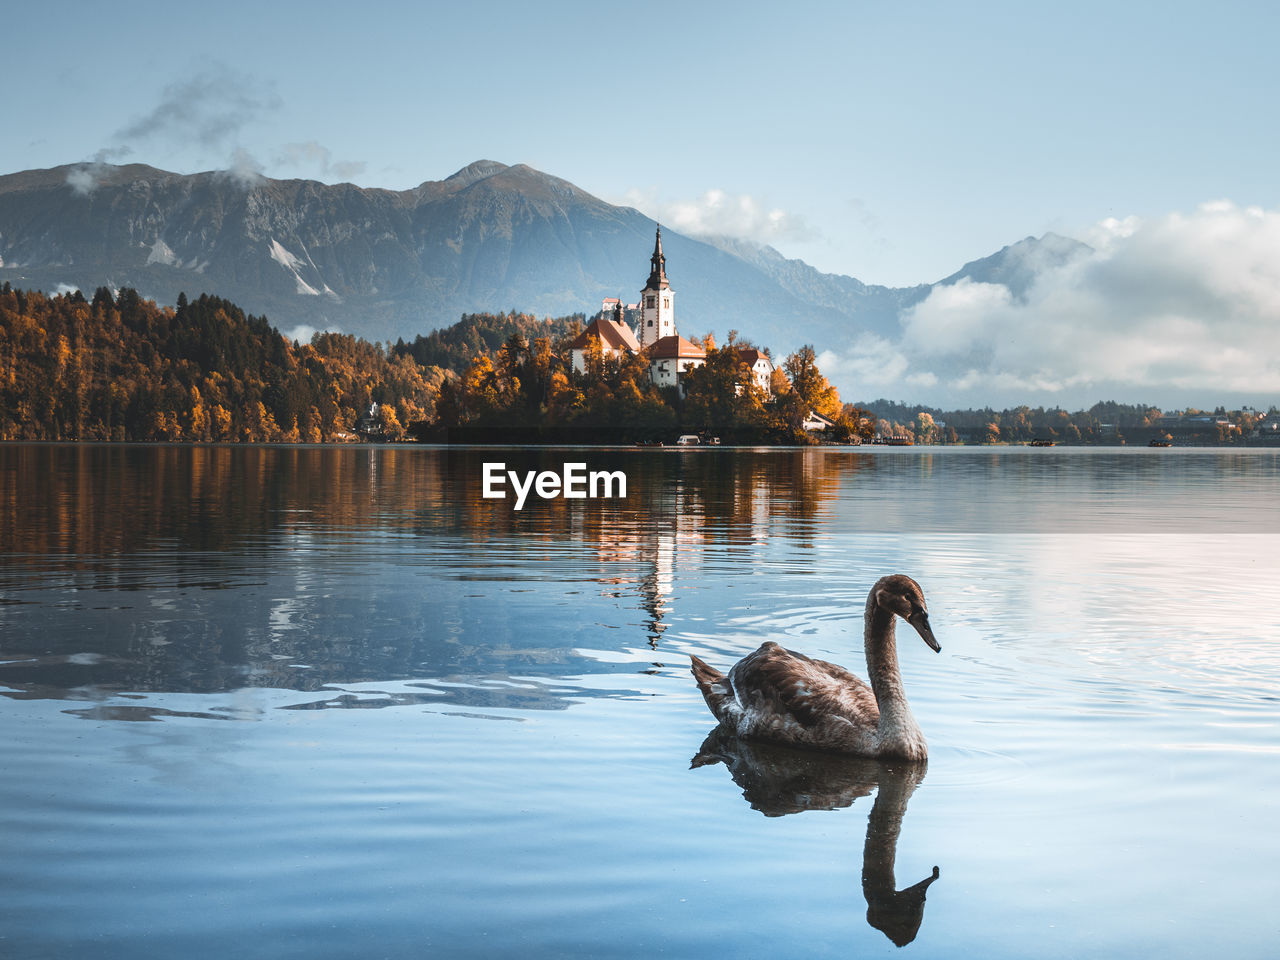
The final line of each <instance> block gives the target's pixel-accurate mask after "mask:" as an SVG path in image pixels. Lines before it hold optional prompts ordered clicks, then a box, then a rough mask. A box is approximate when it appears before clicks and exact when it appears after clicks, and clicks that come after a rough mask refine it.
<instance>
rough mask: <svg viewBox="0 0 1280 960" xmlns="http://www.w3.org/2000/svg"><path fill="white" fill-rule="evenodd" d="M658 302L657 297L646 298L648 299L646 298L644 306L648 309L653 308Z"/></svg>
mask: <svg viewBox="0 0 1280 960" xmlns="http://www.w3.org/2000/svg"><path fill="white" fill-rule="evenodd" d="M656 300H657V297H646V298H645V302H644V305H645V306H646V307H652V306H653V304H654V301H656Z"/></svg>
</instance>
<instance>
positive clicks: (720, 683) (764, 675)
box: [691, 574, 942, 760]
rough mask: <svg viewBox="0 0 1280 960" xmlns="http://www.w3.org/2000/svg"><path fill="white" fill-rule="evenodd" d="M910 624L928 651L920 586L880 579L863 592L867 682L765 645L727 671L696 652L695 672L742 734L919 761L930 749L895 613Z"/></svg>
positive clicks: (718, 713) (719, 715)
mask: <svg viewBox="0 0 1280 960" xmlns="http://www.w3.org/2000/svg"><path fill="white" fill-rule="evenodd" d="M895 617H902V618H903V619H904V620H906V621H907V622H908V623H910V624H911V625H912V626H913V627H914V628H915V629H916V632H918V633H919V634H920V636H921V638H922V639H923V640H924V642H925V643H927V644H928V645H929V646H930V647H931V648H932V649H933V650H935V651H938V650H941V649H942V648H941V647H940V646H939V645H938V641H937V640H935V639H934V636H933V630H932V628H931V627H930V626H929V613H928V611H927V610H926V609H925V605H924V594H923V593H922V592H921V590H920V585H919V584H917V583H916V582H915V581H914V580H912V579H911V578H910V577H905V576H902V575H900V574H898V575H894V576H889V577H882V578H881V579H880V580H878V581H877V582H876V585H875V586H874V587H872V588H871V592H870V593H869V594H868V595H867V607H866V612H865V615H864V631H863V636H864V640H865V645H866V653H867V672H868V674H869V675H870V678H871V684H870V685H869V686H868V685H867V683H866V682H864V681H863V680H861V679H859V678H858V677H856V676H854V675H853V674H852V673H850V672H849V671H848V670H845V669H844V668H843V667H838V666H836V665H835V664H834V663H827V662H826V661H824V660H813V659H810V658H809V657H806V656H805V655H804V654H801V653H793V652H792V651H790V650H787V649H784V648H783V647H781V646H779V645H778V644H776V643H772V642H769V643H765V644H763V645H761V647H760V649H758V650H756V651H755V652H754V653H751V654H748V655H747V656H745V657H743V658H742V659H741V660H739V661H738V662H737V663H736V664H734V665H733V666H732V667H731V668H730V670H729V673H728V675H725V674H723V673H721V672H720V671H719V670H716V669H715V668H714V667H711V666H708V665H707V664H706V663H704V662H703V661H701V660H699V659H698V658H697V657H692V658H691V659H692V660H693V676H694V678H695V679H696V680H697V682H698V689H700V690H701V691H702V696H703V699H705V700H706V701H707V706H708V707H709V708H710V709H711V712H712V713H713V714H714V715H715V717H716V719H717V720H719V721H720V723H721V724H723V725H724V726H725V727H727V728H728V729H730V730H732V731H733V732H734V733H736V734H737V735H738V736H740V737H748V738H753V739H759V740H772V741H774V742H778V743H788V744H792V745H795V746H803V747H813V748H817V749H820V750H832V751H836V752H839V753H849V754H855V755H857V756H862V757H885V758H902V759H905V760H923V759H925V758H926V757H927V756H928V753H929V749H928V746H927V745H926V743H925V739H924V734H923V733H921V732H920V727H919V726H918V725H917V724H916V721H915V717H913V716H912V715H911V708H910V707H909V706H908V705H907V697H906V693H905V692H904V691H903V689H902V676H901V675H900V674H899V672H898V650H897V646H896V643H895V640H894V632H893V626H894V618H895Z"/></svg>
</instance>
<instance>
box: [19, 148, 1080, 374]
mask: <svg viewBox="0 0 1280 960" xmlns="http://www.w3.org/2000/svg"><path fill="white" fill-rule="evenodd" d="M654 229H655V223H654V221H653V220H651V219H650V218H648V217H646V216H645V215H644V214H642V213H640V212H639V211H637V210H635V209H632V208H630V207H622V206H615V205H613V204H609V203H606V202H605V201H603V200H600V199H599V198H597V197H594V196H592V195H591V194H589V193H587V192H586V191H584V190H582V189H580V188H578V187H576V186H574V185H573V184H572V183H569V182H568V181H566V180H562V179H560V178H558V177H554V176H550V175H548V174H545V173H542V172H540V171H537V170H534V169H533V168H531V167H528V166H526V165H524V164H517V165H515V166H507V165H505V164H502V163H496V162H493V161H488V160H481V161H477V162H476V163H472V164H470V165H469V166H466V167H464V168H463V169H461V170H459V171H458V172H457V173H455V174H453V175H452V176H450V177H448V178H446V179H444V180H440V181H427V182H425V183H423V184H421V185H419V186H417V187H415V188H413V189H410V190H402V191H393V190H383V189H372V188H364V187H358V186H355V185H354V184H350V183H341V184H333V185H327V184H323V183H319V182H317V181H314V180H272V179H267V178H263V177H254V178H247V179H246V178H244V177H237V176H235V175H232V174H230V173H227V172H207V173H197V174H177V173H170V172H166V171H164V170H157V169H155V168H153V167H149V166H145V165H142V164H129V165H124V166H114V165H108V164H95V165H85V164H72V165H66V166H60V167H54V168H51V169H46V170H28V171H25V172H21V173H14V174H10V175H7V176H2V177H0V281H3V280H7V281H9V282H11V283H12V284H13V285H14V286H19V287H24V288H29V289H37V288H38V289H43V290H45V291H47V292H55V291H58V290H66V289H70V288H75V287H79V288H80V289H82V290H84V291H86V292H91V291H92V290H94V289H96V288H97V287H99V286H108V287H114V288H119V287H126V286H128V287H134V288H136V289H137V290H138V291H139V292H140V293H141V294H143V295H144V296H146V297H150V298H154V299H155V300H157V301H158V302H160V303H173V302H174V301H175V300H176V299H177V296H178V293H179V292H180V291H185V292H186V293H187V294H188V296H192V295H195V294H199V293H203V292H207V293H213V294H217V295H219V296H222V297H226V298H228V299H230V300H233V301H235V302H236V303H237V304H239V305H240V306H242V307H243V308H244V309H245V310H246V311H248V312H251V313H254V314H258V315H265V316H266V317H267V318H268V319H269V320H270V321H271V322H272V323H273V324H275V325H276V326H277V327H279V328H280V329H281V330H286V331H287V330H291V329H296V328H299V327H312V328H317V329H325V328H329V329H338V330H342V331H345V332H348V333H355V334H358V335H360V336H363V337H365V338H367V339H371V340H388V339H395V338H396V337H405V338H406V339H410V338H412V337H413V336H415V335H417V334H420V333H426V332H427V331H429V330H431V329H434V328H436V327H440V326H444V325H447V324H450V323H453V322H455V321H456V320H457V319H458V318H459V316H460V315H462V314H463V313H468V312H481V311H489V312H499V311H505V310H510V309H515V310H518V311H523V312H528V313H534V314H538V315H556V316H564V315H569V314H573V313H584V314H587V315H588V316H589V315H591V314H593V313H594V312H596V311H597V310H598V309H599V307H600V302H601V299H602V298H604V297H610V296H617V297H622V298H623V299H624V300H627V301H634V300H635V299H636V298H637V296H638V294H639V291H640V288H641V287H642V286H643V285H644V282H645V279H646V278H647V276H648V273H649V256H650V253H651V252H652V249H653V241H654ZM662 238H663V249H664V252H665V254H666V258H667V273H668V276H669V277H670V279H671V284H672V288H673V289H674V290H675V291H676V293H677V302H676V321H677V324H678V326H679V328H680V330H681V332H682V333H684V334H685V335H700V334H702V333H705V332H707V331H709V330H712V331H715V332H716V333H717V335H719V336H721V337H722V336H723V335H724V333H725V332H726V331H728V330H729V329H737V330H739V331H740V332H741V333H742V334H743V335H744V336H747V337H750V338H751V339H753V340H755V341H756V342H758V343H761V344H763V345H769V346H771V347H773V348H774V350H775V351H779V352H786V351H789V350H791V349H793V348H795V347H796V346H798V345H799V344H800V343H802V342H809V343H813V344H815V345H816V346H817V347H818V348H819V349H820V350H821V349H824V348H833V349H839V348H841V347H843V346H844V345H846V344H847V343H849V342H850V341H851V340H852V339H853V338H855V337H857V336H858V335H860V334H864V333H873V334H876V335H878V336H881V337H884V338H887V339H891V338H893V337H895V336H896V335H897V333H898V332H899V323H900V320H899V318H900V316H901V314H902V312H903V311H904V310H906V309H908V308H910V307H911V306H913V305H914V304H917V303H919V302H920V301H921V300H923V299H924V298H925V297H927V296H928V294H929V293H930V291H932V290H933V289H934V287H935V286H938V285H947V284H954V283H956V282H958V281H960V280H962V279H965V278H968V279H971V280H974V281H978V282H996V283H1003V284H1005V285H1006V286H1008V287H1009V289H1010V291H1011V293H1012V294H1013V295H1014V296H1018V295H1020V293H1021V292H1023V291H1025V289H1026V287H1027V286H1028V285H1029V284H1030V282H1031V280H1032V278H1033V277H1034V275H1035V272H1036V271H1037V270H1038V269H1040V268H1042V267H1043V266H1044V265H1046V264H1056V263H1062V262H1065V261H1066V260H1068V259H1070V258H1072V257H1074V256H1076V255H1078V254H1079V253H1080V252H1081V251H1087V250H1088V249H1089V248H1088V247H1086V246H1085V245H1084V244H1080V243H1077V242H1076V241H1074V240H1069V239H1067V238H1065V237H1059V236H1055V235H1053V234H1046V235H1045V236H1044V237H1041V238H1039V239H1036V238H1033V237H1028V238H1026V239H1025V240H1022V241H1019V242H1018V243H1015V244H1012V245H1010V246H1008V247H1005V248H1004V249H1003V250H1000V251H999V252H997V253H994V254H992V255H991V256H988V257H985V258H982V259H979V260H975V261H972V262H971V263H968V264H966V265H965V266H964V267H962V268H961V269H960V270H958V271H957V272H956V273H954V274H952V275H951V276H949V277H946V278H944V279H942V280H940V281H938V282H937V283H936V284H919V285H917V286H912V287H897V288H894V287H884V286H874V285H869V284H866V283H863V282H862V281H860V280H857V279H855V278H853V277H849V276H843V275H839V274H828V273H822V272H820V271H818V270H816V269H814V268H813V267H811V266H809V265H808V264H806V263H804V262H803V261H800V260H792V259H787V258H786V257H784V256H782V255H781V254H780V253H778V251H777V250H774V249H773V248H772V247H768V246H761V245H759V244H755V243H752V242H750V241H745V240H737V239H733V238H729V237H701V238H699V237H691V236H682V235H680V234H679V233H677V232H675V231H672V230H670V229H664V231H663V235H662Z"/></svg>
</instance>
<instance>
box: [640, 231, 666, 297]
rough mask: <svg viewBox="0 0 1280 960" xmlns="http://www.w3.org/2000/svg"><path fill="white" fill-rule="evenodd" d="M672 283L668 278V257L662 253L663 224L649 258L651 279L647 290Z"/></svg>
mask: <svg viewBox="0 0 1280 960" xmlns="http://www.w3.org/2000/svg"><path fill="white" fill-rule="evenodd" d="M670 286H671V284H670V283H669V282H668V280H667V258H666V257H665V256H663V254H662V225H661V224H659V225H658V232H657V235H656V237H655V238H654V241H653V256H652V257H650V258H649V279H648V281H647V282H646V283H645V285H644V288H645V290H664V289H666V288H668V287H670Z"/></svg>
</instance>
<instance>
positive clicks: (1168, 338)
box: [823, 201, 1280, 405]
mask: <svg viewBox="0 0 1280 960" xmlns="http://www.w3.org/2000/svg"><path fill="white" fill-rule="evenodd" d="M1089 239H1090V240H1091V241H1092V242H1093V245H1094V246H1095V250H1094V252H1093V253H1092V254H1090V255H1088V256H1084V257H1080V258H1077V259H1075V260H1072V261H1070V262H1068V263H1066V264H1064V265H1061V266H1056V267H1044V268H1042V269H1041V270H1040V271H1039V272H1038V273H1037V274H1036V277H1035V280H1034V282H1033V283H1032V284H1031V286H1030V287H1029V288H1028V290H1027V291H1026V293H1025V296H1024V297H1022V298H1017V297H1014V296H1012V295H1011V294H1010V292H1009V290H1008V289H1007V288H1005V287H1004V286H1003V285H1000V284H992V283H975V282H972V281H969V280H963V281H961V282H959V283H956V284H954V285H951V286H947V287H936V288H935V289H934V290H933V292H932V293H931V294H930V295H929V297H928V298H926V299H925V300H924V301H922V302H921V303H919V304H917V305H916V306H915V307H913V308H911V309H910V310H908V311H906V312H905V313H904V315H903V317H902V335H901V338H900V339H899V340H898V341H897V342H895V343H892V344H890V343H888V342H883V343H881V344H879V345H876V346H875V348H874V350H869V348H868V344H867V342H866V341H861V342H859V343H855V344H854V345H853V346H852V347H851V348H850V349H849V350H848V351H846V352H844V353H843V354H841V355H840V356H839V357H832V363H833V366H834V368H835V369H836V370H837V371H843V370H847V371H848V372H849V373H850V374H851V375H852V376H851V377H850V379H849V380H847V381H846V384H847V385H846V387H845V390H846V391H848V390H849V389H853V390H854V391H855V392H856V393H857V395H858V396H870V395H872V394H877V393H878V392H879V391H880V390H881V387H882V384H883V381H884V379H885V378H886V376H887V375H889V374H890V373H894V372H895V371H897V370H898V368H899V367H900V368H901V374H899V375H898V378H897V383H895V384H894V385H893V386H895V387H896V389H897V391H898V394H899V395H901V396H902V397H903V398H904V399H908V398H909V399H919V400H924V401H925V402H973V403H987V402H991V403H998V402H1004V401H1008V402H1023V401H1025V402H1030V403H1062V404H1064V405H1067V404H1083V405H1087V404H1089V403H1093V402H1095V401H1097V400H1104V399H1123V398H1124V397H1125V396H1127V397H1129V398H1140V399H1148V400H1150V401H1151V402H1154V403H1158V404H1159V403H1167V402H1171V400H1172V402H1190V398H1191V397H1193V396H1194V397H1197V398H1199V400H1200V401H1201V402H1202V403H1206V404H1208V403H1213V402H1215V398H1217V397H1221V396H1226V397H1241V396H1254V397H1256V398H1257V399H1258V401H1259V402H1274V401H1275V400H1276V399H1277V398H1280V210H1273V211H1265V210H1262V209H1259V208H1257V207H1246V208H1242V207H1239V206H1237V205H1235V204H1233V203H1230V202H1228V201H1217V202H1214V203H1207V204H1204V205H1203V206H1201V207H1199V208H1198V209H1197V210H1195V211H1194V212H1192V213H1190V214H1182V213H1173V214H1169V215H1167V216H1164V217H1160V218H1158V219H1153V220H1150V221H1142V220H1138V219H1137V218H1133V217H1130V218H1126V219H1124V220H1116V219H1112V220H1105V221H1103V222H1101V223H1099V224H1097V225H1096V226H1095V227H1094V228H1093V230H1092V231H1091V233H1090V234H1089ZM873 356H879V357H881V358H882V360H881V362H880V364H879V365H878V366H877V365H875V364H872V363H871V362H870V361H871V359H872V357H873ZM893 357H897V358H898V359H897V361H894V362H890V361H889V360H886V359H884V358H893ZM869 367H874V369H868V368H869ZM823 369H824V371H825V370H826V369H827V368H826V367H824V368H823ZM860 375H866V377H867V378H866V380H865V381H860V380H859V376H860ZM930 377H933V378H934V381H933V383H930V382H929V378H930ZM913 378H914V379H913ZM908 395H909V396H908ZM1122 395H1123V396H1122Z"/></svg>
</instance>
